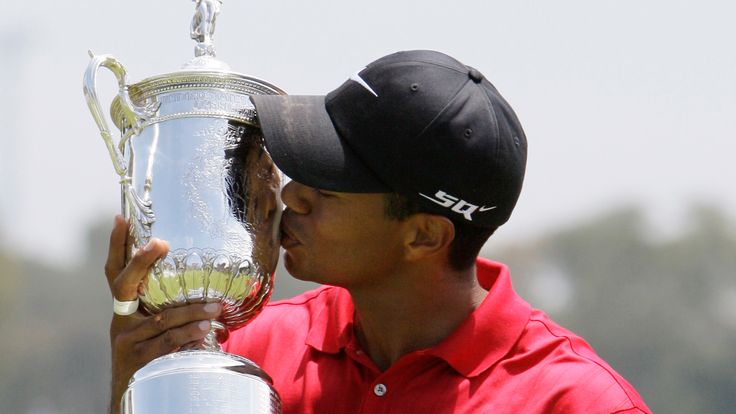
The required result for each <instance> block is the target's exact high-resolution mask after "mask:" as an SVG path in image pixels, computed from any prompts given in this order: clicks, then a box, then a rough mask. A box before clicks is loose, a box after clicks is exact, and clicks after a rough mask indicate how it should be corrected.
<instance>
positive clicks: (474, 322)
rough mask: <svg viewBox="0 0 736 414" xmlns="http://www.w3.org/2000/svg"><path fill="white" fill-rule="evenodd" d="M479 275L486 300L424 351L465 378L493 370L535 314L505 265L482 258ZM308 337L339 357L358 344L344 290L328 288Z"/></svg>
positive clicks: (312, 345)
mask: <svg viewBox="0 0 736 414" xmlns="http://www.w3.org/2000/svg"><path fill="white" fill-rule="evenodd" d="M476 273H477V277H478V281H479V282H480V284H481V286H482V287H483V288H484V289H486V290H488V295H486V297H485V299H484V300H483V302H482V303H481V305H480V306H479V307H478V308H477V309H476V310H475V311H473V312H472V313H471V314H470V315H469V316H468V318H467V319H466V320H465V321H464V322H463V323H462V324H461V325H460V326H459V327H458V328H457V329H456V330H455V331H454V332H453V333H452V334H450V336H449V337H447V338H446V339H445V340H444V341H442V342H440V343H439V344H438V345H436V346H435V347H432V348H430V349H427V350H424V351H420V352H422V353H424V354H425V355H433V356H436V357H438V358H441V359H443V360H445V361H446V362H447V363H448V364H449V365H450V366H452V368H453V369H455V370H456V371H457V372H458V373H460V374H461V375H463V376H465V377H473V376H477V375H479V374H480V373H482V372H483V371H485V370H487V369H488V368H490V367H491V366H492V365H494V364H495V363H496V362H497V361H498V360H500V359H501V358H502V357H503V356H504V355H506V354H507V353H508V351H509V350H510V349H511V347H512V346H513V345H514V344H515V343H516V341H517V339H518V338H519V336H520V335H521V333H522V331H523V330H524V327H525V326H526V323H527V322H528V320H529V316H530V315H531V306H529V304H528V303H527V302H526V301H524V300H523V299H521V298H520V297H519V296H518V295H517V294H516V292H514V290H513V288H512V287H511V276H510V274H509V269H508V267H507V266H506V265H504V264H502V263H498V262H493V261H490V260H487V259H483V258H478V261H477V262H476ZM326 289H327V290H329V292H325V293H328V294H327V295H325V296H324V299H323V303H322V304H321V309H320V310H319V311H318V313H317V315H316V317H315V319H314V320H313V321H312V326H311V328H310V330H309V333H308V334H307V339H306V343H307V345H309V346H311V347H312V348H314V349H316V350H318V351H321V352H325V353H332V354H334V353H338V352H340V351H341V350H342V349H343V348H345V347H346V346H348V345H349V344H350V343H354V333H353V323H354V319H353V318H354V307H353V302H352V300H351V298H350V294H349V293H348V292H347V291H346V290H345V289H343V288H339V287H330V288H326Z"/></svg>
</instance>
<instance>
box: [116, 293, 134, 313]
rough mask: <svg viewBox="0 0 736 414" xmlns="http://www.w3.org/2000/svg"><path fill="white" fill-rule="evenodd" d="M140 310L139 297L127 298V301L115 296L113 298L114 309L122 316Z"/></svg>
mask: <svg viewBox="0 0 736 414" xmlns="http://www.w3.org/2000/svg"><path fill="white" fill-rule="evenodd" d="M137 310H138V298H135V300H126V301H119V300H117V299H115V297H114V296H113V298H112V311H113V312H114V313H115V314H116V315H120V316H128V315H132V314H134V313H135V311H137Z"/></svg>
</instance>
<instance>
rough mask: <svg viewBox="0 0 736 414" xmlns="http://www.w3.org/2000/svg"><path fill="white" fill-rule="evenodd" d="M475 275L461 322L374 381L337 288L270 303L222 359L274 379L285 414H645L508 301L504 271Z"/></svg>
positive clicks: (546, 325) (559, 334)
mask: <svg viewBox="0 0 736 414" xmlns="http://www.w3.org/2000/svg"><path fill="white" fill-rule="evenodd" d="M477 274H478V280H479V281H480V283H481V285H482V286H483V287H484V288H485V289H487V290H488V295H487V297H486V298H485V300H484V301H483V303H482V304H481V305H480V306H479V307H478V308H477V309H476V310H475V311H474V312H473V313H472V314H471V315H470V316H468V318H467V320H465V321H464V322H463V323H462V324H461V325H460V327H458V328H457V329H456V330H455V331H454V332H453V333H452V334H450V336H448V337H447V338H446V339H445V340H444V341H442V342H441V343H440V344H438V345H437V346H435V347H433V348H429V349H425V350H420V351H416V352H412V353H410V354H407V355H404V356H403V357H401V358H400V359H399V360H398V361H396V362H395V363H394V364H393V365H392V366H391V367H389V368H388V369H387V370H385V371H383V372H381V371H380V370H379V369H378V368H377V367H376V365H375V364H374V363H373V361H371V359H370V358H368V356H367V355H366V354H365V353H364V352H362V351H361V349H360V346H359V344H358V341H357V339H356V337H355V335H354V330H353V303H352V301H351V298H350V294H349V293H348V292H347V291H346V290H344V289H342V288H338V287H322V288H319V289H316V290H313V291H310V292H307V293H304V294H302V295H300V296H297V297H295V298H293V299H290V300H286V301H279V302H274V303H272V304H269V305H268V306H267V307H266V308H265V310H264V311H263V313H262V314H261V315H259V316H258V317H257V318H255V320H254V321H253V322H251V323H250V324H249V325H247V326H246V327H244V328H242V329H240V330H238V331H236V332H233V333H232V334H231V336H230V339H229V341H228V342H227V343H226V344H225V350H226V351H228V352H232V353H235V354H239V355H243V356H245V357H247V358H250V359H251V360H253V361H254V362H255V363H256V364H258V365H259V366H261V367H262V368H263V369H264V370H265V371H266V372H267V373H268V374H269V375H271V377H273V380H274V386H275V387H276V389H277V390H278V392H279V394H280V396H281V399H282V402H283V412H284V414H292V413H293V414H297V413H299V414H301V413H304V414H310V413H350V414H353V413H366V414H368V413H402V414H405V413H422V414H429V413H432V414H439V413H515V414H518V413H586V414H591V413H608V414H612V413H617V414H620V413H649V412H650V411H649V409H648V408H647V406H646V405H645V404H644V401H643V400H642V399H641V397H639V395H638V394H637V392H636V391H635V390H634V389H633V387H632V386H631V385H630V384H629V383H628V382H626V380H624V379H623V378H622V377H621V376H620V375H619V374H617V373H616V372H615V371H614V370H613V369H612V368H611V367H610V366H608V364H606V362H604V361H603V360H602V359H601V358H600V357H598V356H597V355H596V354H595V352H594V351H593V350H592V349H591V347H590V346H589V345H588V344H587V343H586V342H585V341H584V340H583V339H582V338H580V337H578V336H577V335H575V334H573V333H572V332H570V331H568V330H566V329H565V328H562V327H560V326H559V325H557V324H556V323H554V322H552V321H551V320H550V319H549V318H548V317H547V316H546V315H545V314H544V313H543V312H541V311H538V310H535V309H532V308H531V307H530V306H529V304H528V303H526V302H525V301H524V300H523V299H521V298H520V297H519V296H518V295H517V294H516V293H515V292H514V290H513V289H512V287H511V280H510V278H509V272H508V269H507V268H506V266H504V265H502V264H500V263H494V262H491V261H488V260H484V259H479V260H478V263H477Z"/></svg>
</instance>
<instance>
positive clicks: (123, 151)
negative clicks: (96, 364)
mask: <svg viewBox="0 0 736 414" xmlns="http://www.w3.org/2000/svg"><path fill="white" fill-rule="evenodd" d="M195 3H196V12H195V16H194V19H193V20H192V28H191V36H192V38H193V39H194V40H195V41H197V45H196V47H195V58H194V59H192V60H191V61H189V62H188V63H186V64H185V65H184V66H183V67H182V69H181V70H180V71H177V72H173V73H169V74H165V75H160V76H154V77H151V78H148V79H145V80H143V81H141V82H138V83H135V84H132V85H130V84H129V83H128V80H127V76H126V71H125V69H124V68H123V65H121V64H120V62H118V61H117V60H116V59H115V58H114V57H112V56H110V55H98V56H95V55H93V54H92V53H91V52H90V55H91V57H92V60H91V62H90V64H89V66H88V68H87V71H86V73H85V76H84V95H85V97H86V99H87V104H88V105H89V108H90V111H91V112H92V116H93V117H94V119H95V122H96V123H97V126H98V127H99V129H100V133H101V135H102V138H103V140H104V141H105V144H106V145H107V148H108V150H109V152H110V156H111V157H112V162H113V166H114V167H115V171H116V172H117V174H118V175H120V184H121V191H122V197H121V198H122V210H123V213H124V216H125V217H126V219H128V220H129V223H130V235H131V237H130V238H129V239H130V240H132V242H131V243H130V244H129V246H128V248H127V255H128V257H132V255H133V254H134V253H135V251H136V250H137V249H139V248H142V247H143V246H144V245H145V244H146V243H147V242H148V241H149V239H150V238H151V237H154V236H155V237H158V238H161V239H164V240H167V241H168V242H169V244H170V251H169V254H168V255H167V257H165V258H163V259H161V260H159V261H158V263H157V264H156V265H155V266H154V268H153V269H152V271H151V272H150V273H149V275H148V277H147V279H146V280H145V281H144V283H143V286H142V289H141V292H140V297H139V299H140V301H141V303H142V304H143V306H144V309H145V310H146V311H148V312H150V313H152V314H155V313H158V312H160V311H162V310H164V309H166V308H170V307H176V306H180V305H184V304H189V303H201V302H219V303H221V304H222V306H223V312H222V315H221V316H220V318H219V319H218V320H217V321H213V323H212V330H211V331H210V333H209V334H208V336H207V338H206V340H205V343H204V345H203V346H202V347H201V348H202V349H190V350H185V351H180V352H176V353H173V354H170V355H167V356H164V357H161V358H158V359H156V360H154V361H152V362H151V363H149V364H148V365H146V366H145V367H143V368H141V369H140V370H139V371H138V372H136V373H135V375H134V376H133V377H132V378H131V380H130V383H129V385H128V389H127V390H126V392H125V394H124V395H123V399H122V401H121V409H122V412H123V413H184V412H187V413H236V412H237V413H279V412H280V411H281V408H280V407H281V404H280V400H279V397H278V394H277V393H276V391H275V390H274V389H273V387H272V385H271V380H270V378H269V377H268V375H266V374H265V373H264V372H263V371H262V370H261V369H260V368H258V367H257V366H256V365H255V364H254V363H253V362H251V361H249V360H247V359H245V358H242V357H239V356H235V355H230V354H226V353H224V352H222V351H221V348H220V345H219V342H222V341H223V340H224V339H225V338H227V332H228V330H232V329H236V328H238V327H241V326H243V325H244V324H246V323H247V322H248V321H250V320H251V319H252V318H254V317H255V316H256V315H257V314H258V313H259V312H260V310H261V309H262V308H263V306H264V305H265V304H266V302H267V301H268V298H269V296H270V294H271V290H272V284H273V283H272V282H273V273H274V270H275V268H276V263H277V261H278V254H279V221H280V215H281V201H280V199H279V190H280V173H279V172H278V170H277V169H276V167H275V166H274V164H273V161H272V160H271V157H270V156H269V154H268V152H267V151H266V149H265V146H264V144H263V137H262V135H261V134H260V131H259V129H258V126H257V122H256V114H255V109H254V106H253V104H252V103H251V101H250V99H249V95H258V94H283V93H284V92H283V91H281V90H280V89H279V88H277V87H275V86H273V85H271V84H269V83H267V82H264V81H262V80H259V79H256V78H252V77H249V76H245V75H241V74H238V73H234V72H231V71H230V70H229V69H228V67H227V65H226V64H224V63H222V62H221V61H219V60H217V59H216V58H215V49H214V46H213V44H212V34H213V32H214V27H215V19H216V17H217V14H218V13H219V11H220V6H221V2H220V1H218V0H195ZM101 67H105V68H107V69H109V70H110V71H111V72H112V73H113V74H114V75H115V77H116V79H117V81H118V85H119V88H120V89H119V93H118V95H117V97H115V99H114V100H113V102H112V106H111V109H110V115H111V118H112V121H113V123H114V124H115V126H116V127H117V128H118V129H119V130H120V139H119V140H117V142H116V141H115V140H114V139H113V137H112V135H111V133H110V129H109V128H108V125H107V122H106V120H105V119H106V117H105V116H104V115H103V111H102V107H101V105H100V102H99V100H98V98H97V91H96V77H97V73H98V71H99V69H100V68H101Z"/></svg>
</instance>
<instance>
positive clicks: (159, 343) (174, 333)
mask: <svg viewBox="0 0 736 414" xmlns="http://www.w3.org/2000/svg"><path fill="white" fill-rule="evenodd" d="M209 330H210V322H209V321H196V322H190V323H188V324H186V325H183V326H180V327H178V328H175V329H169V330H167V331H165V332H163V333H162V334H160V335H158V336H156V337H154V338H151V339H149V340H148V341H144V342H140V343H138V344H137V345H136V346H135V347H134V350H135V351H136V352H137V353H138V354H139V355H140V357H142V358H143V359H144V360H146V361H149V360H152V359H154V358H157V357H159V356H161V355H165V354H168V353H170V352H173V351H176V350H178V349H179V348H181V347H183V346H185V345H187V344H190V343H193V342H194V343H197V342H200V341H202V340H203V339H204V337H205V336H206V335H207V332H209Z"/></svg>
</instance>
